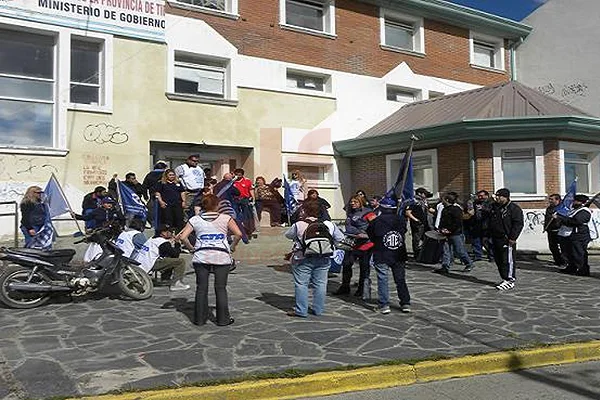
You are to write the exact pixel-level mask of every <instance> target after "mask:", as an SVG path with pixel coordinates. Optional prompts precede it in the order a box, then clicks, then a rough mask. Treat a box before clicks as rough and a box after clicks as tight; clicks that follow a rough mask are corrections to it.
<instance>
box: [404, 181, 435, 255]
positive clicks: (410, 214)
mask: <svg viewBox="0 0 600 400" xmlns="http://www.w3.org/2000/svg"><path fill="white" fill-rule="evenodd" d="M432 196H433V193H430V192H429V191H428V190H427V189H425V188H424V187H420V188H418V189H417V190H415V199H414V201H413V202H411V204H409V206H408V207H407V209H406V213H405V214H406V218H408V222H409V223H410V232H411V235H412V249H413V255H414V258H415V260H418V259H419V253H420V252H421V249H422V248H423V244H424V243H425V232H427V231H429V230H430V229H431V227H430V226H429V218H428V213H429V211H428V210H429V205H428V204H427V199H429V198H431V197H432Z"/></svg>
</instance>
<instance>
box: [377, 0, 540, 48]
mask: <svg viewBox="0 0 600 400" xmlns="http://www.w3.org/2000/svg"><path fill="white" fill-rule="evenodd" d="M366 2H368V3H372V4H377V5H380V6H382V7H385V8H390V9H396V10H399V11H405V12H407V13H410V14H416V15H421V16H423V17H426V18H430V19H433V20H438V21H443V22H447V23H450V24H452V25H457V26H462V27H465V28H468V29H471V30H475V31H478V32H481V33H488V34H492V35H496V36H500V37H502V38H505V39H511V40H518V39H519V38H525V37H527V36H528V35H529V33H531V31H532V28H531V27H530V26H529V25H525V24H523V23H520V22H517V21H513V20H511V19H508V18H503V17H500V16H497V15H493V14H489V13H486V12H483V11H479V10H475V9H473V8H469V7H465V6H461V5H458V4H455V3H450V2H448V1H443V0H379V1H377V0H367V1H366Z"/></svg>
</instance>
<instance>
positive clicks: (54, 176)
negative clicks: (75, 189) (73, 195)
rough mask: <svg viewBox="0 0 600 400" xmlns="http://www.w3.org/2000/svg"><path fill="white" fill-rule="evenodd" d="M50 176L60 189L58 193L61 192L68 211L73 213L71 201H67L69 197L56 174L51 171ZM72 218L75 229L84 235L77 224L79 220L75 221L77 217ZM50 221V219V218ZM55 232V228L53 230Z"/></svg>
mask: <svg viewBox="0 0 600 400" xmlns="http://www.w3.org/2000/svg"><path fill="white" fill-rule="evenodd" d="M51 178H54V180H55V181H56V183H57V184H58V185H57V186H58V190H60V194H62V196H63V198H64V199H65V202H66V203H67V207H69V211H70V212H71V213H73V214H75V212H74V211H73V207H71V203H69V199H68V197H67V195H65V192H64V190H63V188H62V186H61V184H60V181H59V180H58V178H57V177H56V175H54V172H52V173H51ZM73 220H74V221H75V225H76V226H77V230H78V231H79V233H81V234H82V235H85V232H83V231H82V230H81V227H80V226H79V221H77V218H73ZM50 221H52V219H51V220H50ZM52 228H54V225H53V226H52ZM54 231H55V232H56V229H55V230H54Z"/></svg>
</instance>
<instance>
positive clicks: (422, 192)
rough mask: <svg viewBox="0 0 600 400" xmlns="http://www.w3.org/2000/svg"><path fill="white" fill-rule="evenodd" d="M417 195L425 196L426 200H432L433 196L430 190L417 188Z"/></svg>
mask: <svg viewBox="0 0 600 400" xmlns="http://www.w3.org/2000/svg"><path fill="white" fill-rule="evenodd" d="M415 193H416V194H423V195H424V196H425V197H426V198H430V197H432V196H433V193H431V192H430V191H429V190H427V189H425V188H424V187H420V188H417V190H415Z"/></svg>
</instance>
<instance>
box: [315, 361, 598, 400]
mask: <svg viewBox="0 0 600 400" xmlns="http://www.w3.org/2000/svg"><path fill="white" fill-rule="evenodd" d="M598 398H600V362H588V363H577V364H569V365H561V366H551V367H546V368H536V369H530V370H525V371H516V372H509V373H504V374H493V375H483V376H473V377H469V378H462V379H450V380H446V381H438V382H429V383H422V384H415V385H411V386H400V387H396V388H391V389H383V390H366V391H364V392H355V393H344V394H340V395H336V396H327V397H311V400H372V399H377V400H398V399H405V400H438V399H445V400H464V399H477V400H496V399H502V400H518V399H544V400H564V399H569V400H588V399H598ZM307 400H308V399H307Z"/></svg>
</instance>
